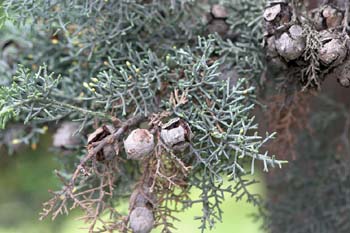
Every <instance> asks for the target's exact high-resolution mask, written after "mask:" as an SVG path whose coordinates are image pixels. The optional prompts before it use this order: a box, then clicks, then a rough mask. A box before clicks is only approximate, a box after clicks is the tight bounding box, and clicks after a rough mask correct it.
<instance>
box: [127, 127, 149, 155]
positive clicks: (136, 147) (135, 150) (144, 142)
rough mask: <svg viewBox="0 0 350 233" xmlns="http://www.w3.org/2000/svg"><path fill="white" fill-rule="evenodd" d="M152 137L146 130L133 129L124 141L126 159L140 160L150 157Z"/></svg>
mask: <svg viewBox="0 0 350 233" xmlns="http://www.w3.org/2000/svg"><path fill="white" fill-rule="evenodd" d="M154 146H155V143H154V136H153V135H152V134H151V133H150V132H149V131H148V130H147V129H135V130H133V131H132V132H131V133H130V134H129V136H128V137H127V138H126V140H125V141H124V148H125V151H126V154H127V157H128V159H133V160H142V159H145V158H147V157H148V156H150V154H151V153H152V151H153V149H154Z"/></svg>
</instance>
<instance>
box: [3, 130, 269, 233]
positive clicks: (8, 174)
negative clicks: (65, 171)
mask: <svg viewBox="0 0 350 233" xmlns="http://www.w3.org/2000/svg"><path fill="white" fill-rule="evenodd" d="M50 143H51V142H50V136H49V135H46V136H44V137H43V138H42V140H41V144H40V145H39V146H38V148H37V149H36V150H32V149H30V148H23V149H22V150H21V151H19V152H17V153H16V154H14V155H11V156H9V155H7V154H6V153H5V152H4V151H0V159H1V162H0V188H1V191H0V233H50V232H52V233H76V232H77V233H80V232H86V230H82V229H80V228H81V227H83V226H84V225H83V223H82V222H79V221H77V220H76V218H77V217H79V212H73V213H72V214H70V215H69V216H60V217H59V218H58V219H56V220H55V221H51V220H50V219H47V220H45V221H39V220H38V213H39V211H40V210H41V203H42V202H43V201H45V200H47V199H48V198H49V194H48V192H47V190H48V189H58V188H59V183H58V180H57V179H56V178H55V176H54V174H53V170H54V169H56V168H59V166H60V165H59V163H58V162H57V161H56V159H55V157H56V156H57V155H55V153H54V152H52V151H50V150H49V148H48V146H47V145H50ZM257 178H258V179H259V177H257ZM251 189H252V191H255V192H259V193H261V194H262V195H264V192H265V190H264V185H263V183H260V184H258V185H255V186H252V187H251ZM198 194H199V192H198V190H193V192H192V194H191V195H198ZM126 205H127V204H126V203H125V206H122V207H121V208H125V209H126V208H127V206H126ZM223 210H224V216H223V223H217V225H216V228H215V229H214V230H212V231H211V232H213V233H231V232H234V233H263V231H262V230H260V229H259V226H260V223H259V222H253V219H252V218H251V217H249V215H250V214H252V213H254V212H255V211H256V209H255V208H254V207H253V206H252V205H251V204H248V203H246V202H245V201H240V202H236V201H235V199H234V198H227V199H226V201H225V202H224V203H223ZM200 211H201V207H200V206H194V207H193V208H192V209H190V210H188V211H186V212H184V213H181V214H179V215H178V218H179V219H181V222H180V223H178V224H177V226H178V230H177V231H176V232H181V233H187V232H189V233H192V232H199V230H198V226H199V222H197V221H196V220H194V216H196V215H197V216H198V215H199V214H200ZM154 232H156V231H154Z"/></svg>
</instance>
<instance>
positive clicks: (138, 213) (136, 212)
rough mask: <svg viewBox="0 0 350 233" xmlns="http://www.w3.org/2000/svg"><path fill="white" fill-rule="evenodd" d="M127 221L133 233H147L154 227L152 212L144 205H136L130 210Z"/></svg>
mask: <svg viewBox="0 0 350 233" xmlns="http://www.w3.org/2000/svg"><path fill="white" fill-rule="evenodd" d="M129 223H130V228H131V229H132V231H133V233H149V232H151V230H152V229H153V227H154V217H153V213H152V211H151V210H150V209H148V208H146V207H136V208H135V209H133V210H132V211H131V214H130V218H129Z"/></svg>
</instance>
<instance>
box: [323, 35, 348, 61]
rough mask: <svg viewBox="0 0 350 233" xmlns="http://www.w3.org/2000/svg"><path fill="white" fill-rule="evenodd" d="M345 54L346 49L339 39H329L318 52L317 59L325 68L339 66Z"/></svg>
mask: <svg viewBox="0 0 350 233" xmlns="http://www.w3.org/2000/svg"><path fill="white" fill-rule="evenodd" d="M346 54H347V49H346V46H345V45H344V43H343V42H342V41H341V40H340V39H331V40H330V41H328V42H326V43H325V44H323V46H322V47H321V48H320V51H319V58H320V60H321V62H322V63H323V64H324V65H326V66H337V65H339V64H341V63H342V62H343V61H344V59H345V57H346Z"/></svg>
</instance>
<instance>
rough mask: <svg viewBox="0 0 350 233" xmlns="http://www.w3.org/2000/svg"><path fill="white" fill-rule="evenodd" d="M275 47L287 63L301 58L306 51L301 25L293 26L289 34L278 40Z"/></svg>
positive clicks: (285, 33) (284, 34)
mask: <svg viewBox="0 0 350 233" xmlns="http://www.w3.org/2000/svg"><path fill="white" fill-rule="evenodd" d="M275 46H276V50H277V52H278V54H279V55H280V56H282V57H283V58H284V59H286V60H287V61H291V60H295V59H297V58H299V57H300V56H301V55H302V54H303V52H304V50H305V47H306V45H305V38H304V37H303V29H302V27H301V26H299V25H293V26H291V27H290V28H289V30H288V32H284V33H282V35H281V36H280V37H279V38H277V39H276V41H275Z"/></svg>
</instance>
